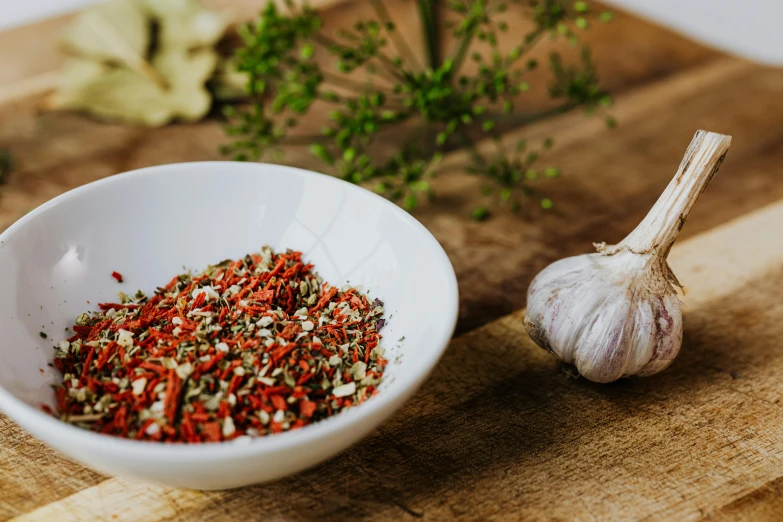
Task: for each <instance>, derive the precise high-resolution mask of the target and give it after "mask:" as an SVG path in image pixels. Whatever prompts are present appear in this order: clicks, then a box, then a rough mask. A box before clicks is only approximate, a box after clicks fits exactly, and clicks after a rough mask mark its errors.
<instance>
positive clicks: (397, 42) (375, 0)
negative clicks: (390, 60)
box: [370, 0, 423, 69]
mask: <svg viewBox="0 0 783 522" xmlns="http://www.w3.org/2000/svg"><path fill="white" fill-rule="evenodd" d="M370 5H371V6H372V8H373V10H374V11H375V14H376V15H377V16H378V18H379V19H380V20H381V22H383V23H384V24H393V22H392V19H391V15H390V14H389V12H388V11H387V10H386V6H384V5H383V2H382V1H381V0H370ZM386 32H387V33H389V36H390V37H391V40H392V42H393V43H394V46H395V47H396V48H397V52H398V53H400V55H401V56H405V57H406V58H407V59H408V60H410V61H411V63H413V64H414V65H415V66H416V68H418V69H423V67H422V65H421V63H420V62H419V61H418V60H417V59H416V55H415V54H413V51H412V50H411V48H410V47H409V46H408V44H407V43H406V42H405V40H404V39H403V38H402V37H400V33H399V32H398V31H397V30H396V28H395V29H386Z"/></svg>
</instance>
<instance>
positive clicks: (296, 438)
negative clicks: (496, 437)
mask: <svg viewBox="0 0 783 522" xmlns="http://www.w3.org/2000/svg"><path fill="white" fill-rule="evenodd" d="M188 167H191V168H192V167H197V168H209V167H212V168H213V170H212V172H213V173H214V174H212V173H209V174H208V175H217V174H219V175H221V176H225V175H226V174H227V171H228V170H234V171H239V170H253V169H265V170H266V171H267V172H271V173H272V174H273V175H286V174H296V175H299V176H303V177H304V178H318V179H319V180H322V181H324V182H326V183H334V184H336V185H340V186H341V187H342V188H343V189H345V190H350V191H354V192H356V193H359V194H361V195H362V196H363V197H368V198H370V199H371V200H374V201H375V202H376V203H377V204H379V205H384V206H386V207H387V208H389V209H392V211H393V212H395V213H397V214H398V215H399V216H400V217H401V219H402V220H403V221H404V222H406V223H407V224H409V225H411V226H412V227H413V228H414V229H416V230H417V231H418V232H420V233H422V234H423V237H424V239H425V241H426V243H427V244H428V245H429V247H431V248H432V250H433V252H434V258H433V262H437V263H438V264H439V265H440V268H441V269H442V270H443V271H444V272H445V275H446V276H447V286H448V288H447V291H446V293H444V294H443V295H444V305H445V306H444V308H445V309H446V310H447V312H448V313H447V315H446V317H448V318H449V319H448V320H447V321H444V322H443V323H441V324H440V325H439V326H437V329H436V333H435V335H436V338H437V340H436V342H434V343H432V346H433V349H432V350H430V351H429V354H428V355H427V356H426V357H425V358H424V360H423V361H422V362H421V363H420V364H419V365H416V366H414V367H413V370H412V372H407V373H406V374H405V375H406V376H407V378H406V380H407V381H409V382H407V383H406V384H404V385H403V383H400V386H395V387H392V388H391V389H389V390H385V391H384V392H383V393H379V394H378V395H376V396H374V397H371V398H370V399H368V400H367V401H366V402H363V403H361V404H359V405H357V406H355V407H352V408H349V409H348V410H346V411H345V412H341V413H340V414H338V415H334V416H332V417H329V418H327V419H324V420H322V421H319V422H316V423H313V424H310V425H307V426H304V427H302V428H300V429H297V430H292V431H285V432H281V433H276V434H270V435H264V436H261V437H257V438H253V439H251V440H245V441H241V442H237V441H236V440H232V441H223V442H217V443H199V444H196V443H193V444H186V443H161V442H153V441H140V440H135V439H125V438H121V437H115V436H112V435H105V434H101V433H96V432H93V431H90V430H86V429H83V428H78V427H76V426H72V425H70V424H67V423H65V422H63V421H61V420H59V419H57V418H55V417H53V416H51V415H49V414H47V413H45V412H43V411H41V410H40V409H37V408H34V407H33V406H30V405H29V404H27V403H26V402H24V401H22V400H21V399H19V398H17V397H16V396H15V395H14V394H12V393H11V392H9V391H8V390H6V389H5V388H4V387H3V386H2V385H0V410H2V411H3V412H5V413H6V414H7V415H8V416H9V417H10V418H11V419H12V420H14V421H15V422H17V423H18V424H19V425H21V426H23V427H27V426H35V427H36V431H48V432H50V433H55V432H57V433H59V434H60V435H61V436H62V442H61V445H70V444H69V443H71V442H74V443H75V444H78V445H81V446H85V445H88V444H89V445H90V446H91V447H93V448H94V449H95V451H96V453H98V452H106V451H122V452H123V454H124V456H125V458H133V457H146V458H153V457H154V458H165V459H167V460H172V459H177V460H179V459H200V460H205V459H207V460H212V459H218V458H221V459H223V458H232V457H234V458H236V457H243V456H248V455H256V454H266V453H272V452H276V451H281V450H285V449H290V448H294V447H296V446H300V445H303V444H307V443H308V442H313V441H316V440H319V439H321V438H323V437H328V436H330V435H333V434H335V433H337V432H341V431H344V430H347V429H350V428H351V427H353V426H355V425H357V424H359V423H360V422H361V421H362V419H364V418H367V417H371V416H372V415H373V414H374V413H378V412H382V411H383V410H385V409H387V408H389V407H391V408H392V409H391V411H387V412H386V413H385V415H384V417H383V420H386V418H387V417H388V416H390V415H391V413H393V412H394V411H396V410H397V409H398V408H399V407H401V406H402V404H403V403H404V401H406V400H407V399H408V398H409V397H410V396H411V395H413V394H414V393H415V392H416V390H417V389H418V388H419V387H420V386H421V384H422V383H423V381H424V380H425V379H426V378H427V376H428V375H429V374H430V372H431V371H432V369H433V368H434V367H435V365H436V364H437V362H438V361H439V360H440V358H441V357H442V355H443V353H444V352H445V350H446V348H447V347H448V344H449V341H450V340H451V337H452V336H453V334H454V330H455V328H456V325H457V318H458V315H459V290H458V284H457V277H456V274H455V272H454V267H453V266H452V264H451V261H450V260H449V258H448V255H447V254H446V252H445V251H444V250H443V247H442V246H441V245H440V243H439V242H438V240H437V239H435V237H434V236H433V235H432V233H431V232H430V231H429V230H427V228H426V227H425V226H424V225H422V224H421V223H420V222H419V221H418V220H417V219H416V218H414V217H413V216H412V215H411V214H409V213H408V212H406V211H404V210H403V209H402V208H400V207H398V206H397V205H395V204H394V203H392V202H391V201H389V200H387V199H386V198H384V197H382V196H380V195H378V194H376V193H374V192H372V191H369V190H367V189H365V188H362V187H360V186H358V185H354V184H352V183H349V182H347V181H344V180H341V179H339V178H335V177H333V176H329V175H326V174H320V173H317V172H313V171H309V170H305V169H300V168H296V167H289V166H285V165H276V164H271V163H243V162H233V161H194V162H180V163H170V164H165V165H157V166H151V167H144V168H140V169H134V170H131V171H127V172H123V173H120V174H114V175H110V176H107V177H105V178H102V179H99V180H96V181H92V182H90V183H87V184H85V185H82V186H80V187H76V188H73V189H71V190H68V191H67V192H64V193H63V194H60V195H59V196H57V197H55V198H53V199H51V200H49V201H47V202H46V203H43V204H42V205H40V206H38V207H36V208H35V209H34V210H32V211H30V212H29V213H27V214H26V215H24V216H22V217H21V218H20V219H19V220H17V221H16V222H15V223H13V224H12V225H11V226H10V227H8V228H7V229H6V230H5V231H3V232H2V233H0V249H2V248H4V245H3V242H4V240H5V241H7V240H8V239H10V238H11V237H13V236H14V235H15V234H16V233H18V232H19V231H21V230H23V229H24V227H25V226H26V225H27V223H29V222H31V221H33V220H35V219H37V218H38V217H39V216H41V214H43V213H44V212H45V211H46V210H47V209H49V208H51V207H53V206H56V205H59V204H62V203H65V202H66V201H68V200H70V199H73V198H76V197H80V196H84V195H86V194H90V193H91V192H95V191H97V190H100V189H101V188H102V187H103V186H105V185H110V184H112V183H117V182H122V181H125V180H128V179H130V178H143V177H148V176H161V175H171V174H174V173H175V172H176V171H181V170H182V169H183V168H188ZM6 244H7V243H6ZM401 377H403V376H396V377H395V381H399V380H401ZM397 401H401V402H400V403H399V404H397V405H394V403H395V402H397ZM31 431H33V430H31ZM33 435H35V433H33Z"/></svg>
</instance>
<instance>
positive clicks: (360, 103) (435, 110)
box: [224, 0, 614, 219]
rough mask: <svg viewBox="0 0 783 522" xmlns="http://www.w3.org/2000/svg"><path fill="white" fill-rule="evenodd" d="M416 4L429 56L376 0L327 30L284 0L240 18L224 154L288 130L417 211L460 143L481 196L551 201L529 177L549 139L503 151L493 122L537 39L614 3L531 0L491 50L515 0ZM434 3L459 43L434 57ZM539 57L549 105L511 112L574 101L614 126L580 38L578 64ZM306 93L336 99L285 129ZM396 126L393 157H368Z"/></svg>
mask: <svg viewBox="0 0 783 522" xmlns="http://www.w3.org/2000/svg"><path fill="white" fill-rule="evenodd" d="M417 3H418V7H419V12H420V19H421V24H422V27H423V30H424V41H425V45H426V49H425V52H424V53H423V55H424V57H426V59H427V63H426V64H422V63H420V61H419V60H418V59H417V58H416V56H415V55H414V53H413V52H412V50H411V49H410V48H409V47H408V45H407V44H406V42H405V41H404V40H403V39H402V38H401V37H400V35H399V33H398V32H397V31H396V28H395V25H394V22H393V21H392V20H391V17H390V16H389V13H388V12H387V10H386V9H385V6H384V5H383V3H382V1H381V0H370V4H371V5H372V7H373V9H374V18H372V19H365V20H360V21H357V22H356V23H355V24H354V25H353V28H352V29H350V30H343V31H340V32H338V33H337V34H336V35H334V36H329V35H327V34H325V32H324V31H323V20H322V18H321V17H320V15H319V14H318V13H317V12H316V11H315V10H313V9H311V8H309V7H307V6H303V7H297V6H294V4H293V3H292V2H290V1H289V2H287V11H286V12H283V11H281V10H280V9H279V8H278V7H277V5H276V4H275V3H273V2H269V3H268V4H267V5H266V7H265V8H264V9H263V11H262V13H261V15H260V16H259V17H258V18H257V19H256V20H254V21H252V22H251V23H248V24H246V25H244V26H242V27H241V28H240V30H239V34H240V36H241V38H242V41H243V44H244V45H243V46H242V47H241V48H240V49H238V51H237V53H236V63H237V68H238V70H239V71H240V72H242V73H244V74H245V75H246V76H247V92H248V94H249V97H250V103H249V104H248V105H247V106H228V107H226V109H225V113H226V116H227V117H228V119H229V123H228V125H227V132H228V134H229V135H230V136H232V137H234V141H233V142H232V143H231V144H229V145H228V146H225V147H224V152H225V153H227V154H231V155H233V157H234V159H236V160H241V161H243V160H252V161H256V160H260V159H264V158H266V157H267V156H268V155H269V154H270V153H272V154H279V153H280V146H281V145H283V144H286V143H291V142H292V140H293V139H299V140H300V141H305V142H309V144H310V151H311V152H312V153H313V154H314V155H315V156H317V157H318V158H320V159H321V160H322V161H323V162H324V163H326V164H327V165H329V167H330V169H331V170H332V171H333V172H334V173H335V174H336V175H338V176H339V177H341V178H342V179H345V180H348V181H351V182H353V183H359V184H364V185H371V186H372V187H373V188H374V189H375V190H376V191H377V192H379V193H381V194H384V195H386V196H387V197H389V198H391V199H392V200H394V201H401V202H402V204H403V205H404V207H405V208H407V209H413V208H415V207H416V206H417V204H418V203H419V201H420V200H421V198H423V197H425V198H426V197H432V196H433V194H434V193H433V188H432V184H431V183H430V180H431V178H432V177H433V176H434V175H435V174H436V171H437V165H438V162H439V161H440V159H441V158H442V156H443V154H444V152H446V151H448V150H451V149H454V148H456V147H465V148H467V150H468V151H470V157H471V165H470V167H469V169H468V170H469V172H471V173H473V174H476V175H480V176H484V177H485V178H487V179H488V180H490V181H491V183H489V184H487V186H486V187H485V189H484V191H483V192H484V193H485V195H487V196H489V197H492V198H494V201H496V202H500V203H501V204H503V205H507V206H509V207H510V208H512V209H518V208H520V206H521V204H522V203H523V201H524V200H525V199H526V198H533V199H534V200H536V201H538V203H539V204H540V206H541V207H543V208H551V207H552V205H553V204H552V201H551V200H550V199H548V198H546V197H544V196H543V195H541V194H539V193H538V192H537V191H536V190H535V188H534V187H533V182H534V181H535V180H537V179H539V178H544V177H556V176H558V175H559V170H558V169H557V168H554V167H547V168H543V169H539V168H537V164H538V160H539V156H540V155H541V153H542V152H543V151H545V150H547V149H549V148H550V147H551V146H552V144H553V140H552V139H551V138H548V139H546V140H544V141H543V143H541V144H540V145H539V146H538V147H531V146H528V144H527V143H526V142H525V141H524V140H521V141H519V142H518V143H517V145H516V147H514V149H513V150H507V148H506V147H504V144H503V142H502V140H501V132H500V130H501V129H500V128H501V127H502V126H501V124H502V122H503V120H504V119H509V118H511V116H510V115H512V113H514V110H515V101H516V100H517V99H518V98H519V97H520V96H521V95H523V93H525V92H527V91H529V90H530V89H531V85H530V84H529V83H528V82H527V81H526V79H525V78H526V75H527V74H529V73H530V71H532V70H534V69H536V68H537V67H538V66H539V64H538V62H537V60H535V59H531V58H529V55H530V52H531V51H532V49H533V48H534V47H535V46H536V45H537V44H539V43H540V42H541V41H542V40H543V39H544V38H545V37H550V38H551V39H558V38H565V39H566V40H568V42H570V43H571V44H572V45H573V46H580V45H581V44H580V42H579V38H578V34H579V32H580V31H582V30H584V29H586V28H588V27H589V25H590V23H591V20H594V19H598V20H600V21H604V22H606V21H609V20H610V19H611V14H609V13H601V14H598V13H595V12H593V11H592V10H591V9H590V7H589V6H588V4H587V3H585V2H581V1H577V2H574V3H573V4H572V5H570V6H569V7H566V6H565V4H564V3H563V2H561V1H560V0H527V1H526V2H524V5H525V6H526V8H527V12H528V14H529V16H530V18H531V20H532V21H533V22H534V26H533V28H532V29H531V30H530V32H528V33H527V34H525V35H524V36H523V37H522V38H521V40H520V42H519V43H518V44H517V45H515V46H513V47H512V48H510V49H501V47H500V45H499V43H498V33H500V32H506V31H508V29H509V28H508V25H507V24H506V22H505V21H504V20H503V18H504V15H503V13H504V12H506V10H507V9H508V6H509V3H513V4H521V3H523V2H522V0H509V1H508V2H507V1H491V0H455V1H449V2H436V1H434V0H417ZM443 12H445V13H446V19H445V20H444V24H443V27H445V29H446V35H445V37H449V38H452V39H454V42H455V45H454V50H453V52H451V54H450V55H448V56H446V57H443V58H442V57H441V56H440V55H439V47H438V43H439V42H438V38H439V36H438V27H440V24H439V23H438V21H437V16H436V15H438V14H440V13H443ZM317 53H328V54H329V55H330V56H332V57H333V59H334V62H335V63H336V71H334V72H332V71H327V70H325V69H324V68H322V67H321V66H320V65H319V64H318V63H316V61H315V56H316V54H317ZM468 60H472V61H474V62H475V64H476V66H475V72H471V73H468V72H465V69H466V67H465V64H466V62H467V61H468ZM549 67H550V70H551V80H550V83H549V86H548V87H549V95H550V97H551V98H552V99H553V100H556V102H557V103H556V104H555V105H554V106H553V107H551V108H549V109H547V110H546V111H543V112H541V113H537V114H524V115H521V114H514V115H513V118H515V119H516V121H523V122H530V121H535V120H538V119H542V118H545V117H548V116H551V115H554V114H558V113H562V112H564V111H568V110H571V109H574V108H577V107H581V108H583V109H585V110H586V111H587V112H588V113H592V112H596V111H600V112H601V113H602V115H603V116H604V117H605V118H606V121H607V124H609V125H610V126H613V125H614V120H613V119H611V117H609V116H606V114H604V113H603V109H604V108H606V107H609V106H610V105H611V102H612V100H611V97H610V96H609V95H608V94H607V93H606V92H605V91H604V90H603V89H601V88H600V86H599V83H598V76H597V74H596V70H595V67H594V65H593V62H592V60H591V57H590V52H589V49H588V48H587V47H583V48H582V50H581V55H580V60H579V61H578V62H577V63H566V62H565V60H564V59H563V57H562V56H561V54H560V53H558V52H552V53H551V55H550V57H549ZM356 78H361V80H357V79H356ZM316 103H327V104H330V105H331V106H332V107H333V109H332V110H331V111H329V113H328V118H327V120H326V121H325V122H324V124H323V126H322V128H321V132H320V135H319V136H315V137H313V136H311V137H301V136H299V137H296V138H294V137H290V138H289V133H290V131H291V129H293V128H294V127H296V126H297V125H298V124H299V121H300V119H301V117H302V116H303V115H304V114H306V113H307V112H308V111H309V110H310V108H311V107H313V105H314V104H316ZM410 122H415V123H413V124H411V123H410ZM403 124H411V125H412V126H415V130H413V131H411V135H412V137H411V139H410V140H409V141H408V142H407V143H405V144H404V145H402V147H401V148H400V150H399V151H398V152H397V153H396V154H394V155H393V156H392V157H391V158H388V157H387V158H382V159H378V158H376V157H374V156H373V155H372V154H371V151H370V146H371V145H372V144H373V142H374V141H375V139H376V138H377V136H378V135H379V133H381V132H383V131H384V130H387V129H389V128H392V127H394V126H399V125H403ZM482 137H490V138H492V139H493V140H494V141H495V143H496V147H495V151H494V152H493V153H491V154H486V153H482V152H480V151H479V150H478V148H477V147H476V141H477V140H478V139H481V138H482ZM489 212H490V206H489V205H482V206H479V207H478V208H476V209H475V210H474V212H473V217H474V218H475V219H483V218H484V217H486V216H487V215H488V214H489Z"/></svg>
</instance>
